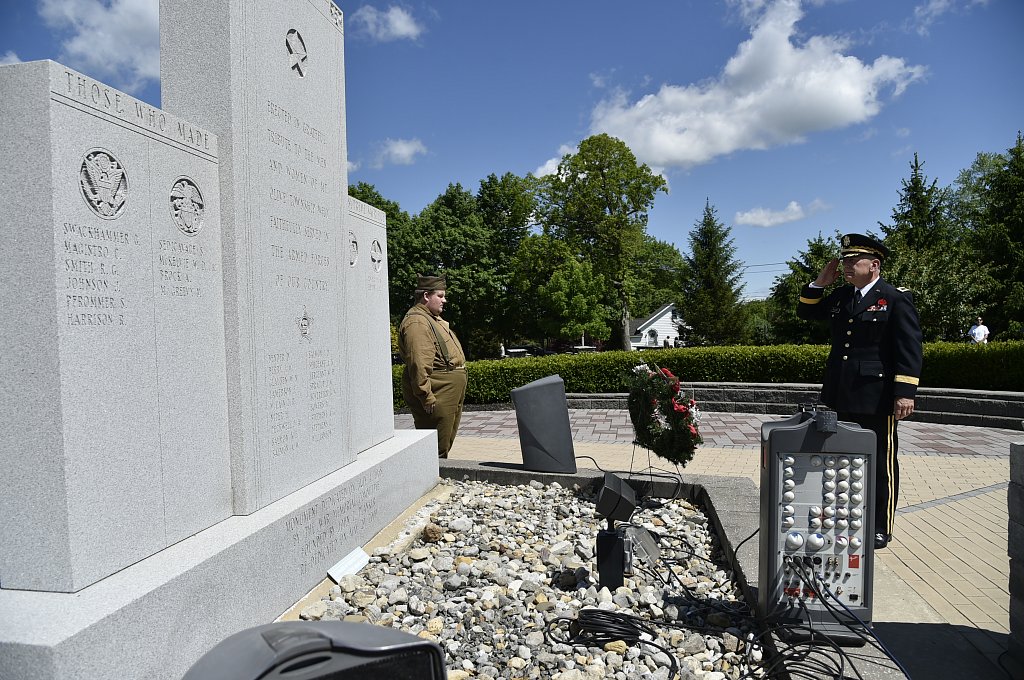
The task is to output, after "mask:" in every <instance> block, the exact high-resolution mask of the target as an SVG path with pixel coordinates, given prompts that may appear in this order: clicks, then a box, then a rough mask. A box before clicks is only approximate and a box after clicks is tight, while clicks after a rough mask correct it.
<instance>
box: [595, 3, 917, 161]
mask: <svg viewBox="0 0 1024 680" xmlns="http://www.w3.org/2000/svg"><path fill="white" fill-rule="evenodd" d="M741 9H742V10H743V13H744V15H745V16H748V15H749V16H754V15H756V21H755V22H754V25H753V27H752V29H751V36H750V39H749V40H747V41H745V42H743V43H741V44H740V45H739V47H738V48H737V50H736V53H735V54H734V55H733V56H732V57H731V58H730V59H729V61H728V63H727V64H726V66H725V68H724V70H723V71H722V73H721V74H720V75H719V76H718V78H716V79H714V80H712V81H708V82H702V83H699V84H689V85H672V84H666V85H663V86H662V87H661V88H660V90H659V91H658V92H657V93H655V94H649V95H646V96H644V97H641V98H640V99H639V100H637V101H635V102H632V101H630V100H629V98H628V96H627V94H626V93H624V92H622V91H619V92H616V93H615V94H613V95H612V96H611V97H609V98H608V99H605V100H604V101H602V102H600V103H599V104H598V105H597V106H596V107H595V108H594V111H593V113H592V121H591V131H592V132H595V133H596V132H607V133H608V134H611V135H614V136H615V137H618V138H620V139H622V140H623V141H625V142H626V143H627V144H629V146H630V148H631V149H632V150H633V151H634V153H636V155H637V157H638V158H640V159H641V160H642V161H644V162H646V163H648V164H650V165H651V166H654V167H684V168H688V167H692V166H695V165H700V164H702V163H707V162H709V161H711V160H712V159H714V158H716V157H718V156H722V155H725V154H729V153H732V152H735V151H740V150H746V149H768V148H771V147H774V146H780V145H785V144H794V143H798V142H802V141H803V140H804V139H805V137H806V135H808V134H810V133H813V132H819V131H823V130H829V129H835V128H842V127H846V126H849V125H855V124H858V123H863V122H865V121H867V120H870V119H871V118H872V117H874V116H875V115H877V114H878V112H879V111H880V110H881V108H882V99H881V97H882V93H883V91H884V90H890V91H891V92H892V94H893V96H898V95H899V94H901V93H902V92H903V91H904V90H905V89H906V88H907V87H908V86H909V85H910V84H911V83H913V82H914V81H916V80H918V79H920V78H922V77H923V76H924V73H925V69H924V68H923V67H921V66H911V65H908V64H907V63H906V62H904V60H903V59H900V58H897V57H890V56H885V55H883V56H880V57H878V58H876V59H875V60H874V62H872V63H870V64H868V63H865V62H862V61H860V60H859V59H858V58H856V57H853V56H849V55H847V54H844V50H845V49H846V48H847V47H848V45H847V43H846V41H845V40H844V39H842V38H839V37H835V36H811V37H809V38H808V39H806V40H805V41H803V42H801V43H796V42H794V35H795V34H796V33H797V30H796V24H797V22H798V21H799V20H800V18H801V17H802V16H803V12H802V10H801V5H800V1H799V0H775V1H774V2H771V3H767V2H758V1H757V0H751V1H750V2H746V3H743V5H742V6H741Z"/></svg>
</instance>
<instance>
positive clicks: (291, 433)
mask: <svg viewBox="0 0 1024 680" xmlns="http://www.w3.org/2000/svg"><path fill="white" fill-rule="evenodd" d="M161 27H162V28H161V86H162V98H163V105H164V106H165V107H166V108H167V109H168V110H171V111H176V112H181V113H182V114H183V115H188V117H190V118H192V119H194V120H196V121H197V122H198V123H199V124H201V125H203V126H204V127H207V128H209V129H211V130H213V131H215V132H216V133H217V134H218V135H219V139H220V143H221V144H222V145H223V146H224V149H225V153H224V154H222V158H221V160H222V163H221V188H222V196H223V200H224V210H223V215H222V220H223V228H224V237H225V272H224V279H225V289H226V292H225V294H226V303H225V304H226V315H227V317H226V318H227V333H228V343H227V347H228V381H229V382H228V384H229V393H230V395H231V406H230V423H231V442H232V443H231V455H232V478H233V492H234V507H235V511H236V512H239V513H243V514H247V513H251V512H253V511H255V510H257V509H259V508H261V507H264V506H266V505H267V504H268V503H271V502H273V501H275V500H277V499H279V498H282V497H283V496H285V495H287V494H289V493H291V492H293V491H295V490H297V489H299V488H301V487H302V486H304V485H306V484H308V483H310V482H312V481H314V480H316V479H319V478H320V477H323V476H324V475H326V474H328V473H330V472H332V471H334V470H337V469H339V468H340V467H342V466H344V465H346V464H348V463H350V462H352V461H353V460H354V459H355V455H356V450H355V449H354V448H353V446H352V443H351V439H350V433H349V420H348V419H349V418H350V415H351V414H350V413H349V411H350V409H351V408H352V406H353V405H354V404H358V403H361V402H362V401H364V399H363V396H362V395H360V394H359V387H358V385H359V384H358V383H354V382H353V381H351V380H350V379H349V376H347V375H346V370H347V367H348V362H347V361H346V357H345V353H346V352H347V351H352V350H353V349H354V348H353V346H352V345H351V344H350V335H349V331H350V327H349V326H348V324H347V323H346V322H345V309H344V305H345V304H347V302H348V299H349V298H350V297H351V295H350V294H349V291H348V290H347V289H346V277H345V274H344V269H345V268H346V266H347V265H345V264H344V263H345V262H346V261H347V259H348V253H347V248H348V240H347V238H346V237H345V231H344V229H343V221H344V219H345V208H344V205H345V195H346V190H347V186H348V178H347V167H346V160H345V159H346V153H345V100H344V63H343V41H342V39H343V35H342V30H341V24H340V21H339V20H338V19H337V15H336V8H334V6H333V4H332V3H330V2H327V1H326V0H318V1H313V0H297V1H294V2H287V3H280V2H274V1H272V0H258V1H256V2H246V3H237V2H234V3H199V4H190V3H181V2H171V1H168V0H165V1H164V2H163V3H161ZM197 61H198V62H199V63H207V64H223V65H225V67H224V68H212V69H204V70H202V71H197V70H196V69H195V68H193V65H194V64H195V63H196V62H197ZM350 391H351V394H350Z"/></svg>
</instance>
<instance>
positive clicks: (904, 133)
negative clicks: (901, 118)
mask: <svg viewBox="0 0 1024 680" xmlns="http://www.w3.org/2000/svg"><path fill="white" fill-rule="evenodd" d="M896 136H897V137H909V136H910V128H905V127H901V128H896Z"/></svg>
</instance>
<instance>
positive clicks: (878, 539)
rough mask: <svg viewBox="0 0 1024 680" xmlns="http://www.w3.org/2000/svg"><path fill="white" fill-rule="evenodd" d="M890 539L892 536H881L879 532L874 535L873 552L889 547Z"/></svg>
mask: <svg viewBox="0 0 1024 680" xmlns="http://www.w3.org/2000/svg"><path fill="white" fill-rule="evenodd" d="M891 538H892V536H890V535H889V534H883V533H881V532H879V533H877V534H875V550H881V549H882V548H884V547H885V546H887V545H889V539H891Z"/></svg>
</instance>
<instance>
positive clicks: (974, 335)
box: [967, 316, 988, 345]
mask: <svg viewBox="0 0 1024 680" xmlns="http://www.w3.org/2000/svg"><path fill="white" fill-rule="evenodd" d="M967 337H969V338H970V339H971V343H972V344H975V345H986V344H988V326H986V325H985V324H984V323H982V321H981V317H980V316H979V317H978V323H976V324H974V325H973V326H971V330H969V331H967Z"/></svg>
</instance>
